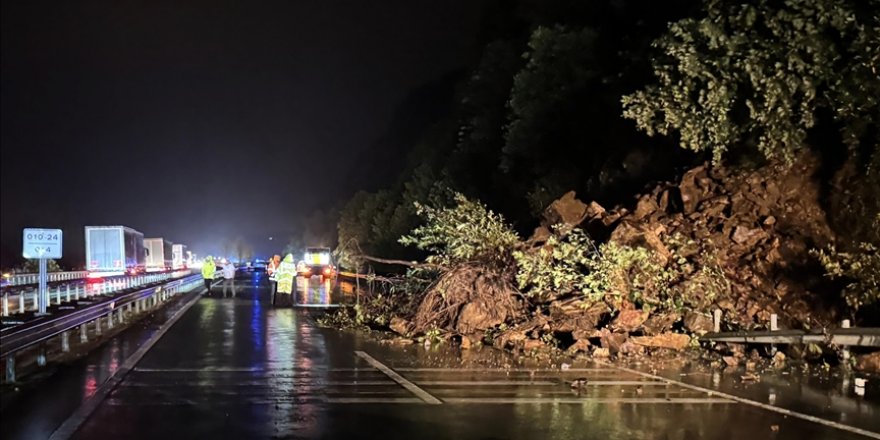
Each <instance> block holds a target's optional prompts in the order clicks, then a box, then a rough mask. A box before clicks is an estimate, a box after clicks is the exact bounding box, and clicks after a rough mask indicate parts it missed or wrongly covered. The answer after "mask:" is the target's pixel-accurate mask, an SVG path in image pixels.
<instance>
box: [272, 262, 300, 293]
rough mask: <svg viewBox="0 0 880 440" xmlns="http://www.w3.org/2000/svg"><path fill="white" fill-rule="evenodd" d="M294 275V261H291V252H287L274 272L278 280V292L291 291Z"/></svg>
mask: <svg viewBox="0 0 880 440" xmlns="http://www.w3.org/2000/svg"><path fill="white" fill-rule="evenodd" d="M294 277H296V263H294V262H293V254H287V256H285V257H284V260H283V261H282V262H281V264H279V265H278V270H277V271H276V272H275V280H277V281H278V293H286V294H290V293H292V292H293V278H294Z"/></svg>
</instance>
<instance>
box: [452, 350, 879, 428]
mask: <svg viewBox="0 0 880 440" xmlns="http://www.w3.org/2000/svg"><path fill="white" fill-rule="evenodd" d="M609 365H611V364H609ZM611 366H612V367H614V368H616V369H618V370H621V371H625V372H627V373H634V374H638V375H639V376H642V377H647V378H650V379H654V380H660V381H663V382H666V383H669V384H673V385H678V386H680V387H684V388H688V389H691V390H697V391H702V392H704V393H707V394H709V395H713V396H721V397H724V398H727V399H730V400H733V401H736V402H739V403H744V404H746V405H751V406H755V407H758V408H762V409H766V410H767V411H773V412H776V413H779V414H783V415H786V416H791V417H796V418H799V419H802V420H808V421H810V422H815V423H818V424H820V425H825V426H830V427H832V428H837V429H840V430H842V431H847V432H851V433H854V434H860V435H863V436H865V437H870V438H874V439H880V433H876V432H873V431H868V430H866V429H861V428H857V427H855V426H850V425H844V424H843V423H838V422H834V421H831V420H827V419H823V418H820V417H816V416H811V415H809V414H803V413H799V412H797V411H792V410H790V409H785V408H780V407H778V406H773V405H768V404H766V403H761V402H756V401H754V400H750V399H746V398H744V397H739V396H735V395H733V394H728V393H724V392H721V391H716V390H710V389H708V388H703V387H701V386H697V385H691V384H689V383H685V382H681V381H678V380H674V379H668V378H665V377H663V376H658V375H656V374H650V373H644V372H641V371H638V370H634V369H632V368H627V367H621V366H616V365H611ZM447 401H448V399H447Z"/></svg>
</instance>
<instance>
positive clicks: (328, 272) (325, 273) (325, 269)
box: [324, 267, 330, 275]
mask: <svg viewBox="0 0 880 440" xmlns="http://www.w3.org/2000/svg"><path fill="white" fill-rule="evenodd" d="M324 275H330V268H329V267H325V268H324Z"/></svg>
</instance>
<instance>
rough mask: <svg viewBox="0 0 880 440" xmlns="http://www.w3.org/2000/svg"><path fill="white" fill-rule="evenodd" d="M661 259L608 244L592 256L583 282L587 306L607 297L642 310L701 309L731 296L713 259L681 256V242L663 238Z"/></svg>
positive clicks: (636, 249) (644, 250) (641, 250)
mask: <svg viewBox="0 0 880 440" xmlns="http://www.w3.org/2000/svg"><path fill="white" fill-rule="evenodd" d="M665 245H666V246H667V247H668V249H669V251H670V255H669V256H668V257H667V258H665V260H666V261H664V259H663V258H660V256H659V255H658V254H657V253H656V252H655V251H652V250H650V249H647V248H643V247H631V246H625V245H620V244H617V243H615V242H608V243H605V244H603V245H601V246H600V247H599V251H598V252H596V253H595V254H593V255H592V256H591V260H590V263H589V273H588V274H587V275H586V277H585V281H584V284H585V285H586V289H585V294H586V300H587V301H586V302H585V306H589V305H590V304H591V303H592V302H596V301H598V300H599V299H601V298H602V297H603V296H605V295H610V296H612V297H617V298H618V300H622V299H626V300H628V301H630V302H632V303H634V304H636V305H638V306H641V307H642V308H658V309H661V310H677V311H680V310H683V309H703V308H705V307H707V306H708V305H709V304H711V302H712V301H713V300H714V299H715V298H716V297H721V296H723V295H725V294H728V293H729V292H730V281H729V280H728V279H727V276H726V275H725V274H724V271H723V270H722V269H721V267H720V266H718V265H717V264H716V263H715V261H714V259H713V258H712V256H711V255H702V256H701V258H702V259H703V261H702V262H696V261H693V260H691V259H688V258H685V257H683V256H681V254H680V252H679V249H680V248H681V247H682V246H684V245H687V243H682V240H681V237H678V236H673V237H667V239H666V240H665Z"/></svg>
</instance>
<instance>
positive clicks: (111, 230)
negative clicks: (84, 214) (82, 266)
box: [85, 226, 146, 277]
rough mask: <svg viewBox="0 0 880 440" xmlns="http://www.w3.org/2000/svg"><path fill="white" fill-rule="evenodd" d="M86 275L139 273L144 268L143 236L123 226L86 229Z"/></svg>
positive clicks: (87, 227)
mask: <svg viewBox="0 0 880 440" xmlns="http://www.w3.org/2000/svg"><path fill="white" fill-rule="evenodd" d="M85 230H86V268H87V269H88V271H89V276H90V277H91V276H98V277H100V276H113V275H125V274H135V273H141V272H143V271H144V270H145V268H146V266H145V265H146V253H145V252H144V234H142V233H140V232H139V231H136V230H134V229H132V228H129V227H126V226H86V228H85Z"/></svg>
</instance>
